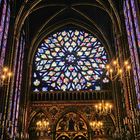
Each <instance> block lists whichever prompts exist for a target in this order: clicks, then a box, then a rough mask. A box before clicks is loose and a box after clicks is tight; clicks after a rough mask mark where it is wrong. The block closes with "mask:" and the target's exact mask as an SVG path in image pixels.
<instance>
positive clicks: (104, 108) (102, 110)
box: [95, 100, 112, 115]
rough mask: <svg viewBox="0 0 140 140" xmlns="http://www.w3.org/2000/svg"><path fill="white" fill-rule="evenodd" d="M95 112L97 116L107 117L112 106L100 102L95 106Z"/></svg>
mask: <svg viewBox="0 0 140 140" xmlns="http://www.w3.org/2000/svg"><path fill="white" fill-rule="evenodd" d="M95 111H96V112H97V113H98V114H99V115H107V114H110V113H111V111H112V104H111V103H108V102H106V103H105V101H104V100H102V102H100V103H98V104H95Z"/></svg>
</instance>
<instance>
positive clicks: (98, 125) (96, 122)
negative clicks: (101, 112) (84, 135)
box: [90, 120, 103, 130]
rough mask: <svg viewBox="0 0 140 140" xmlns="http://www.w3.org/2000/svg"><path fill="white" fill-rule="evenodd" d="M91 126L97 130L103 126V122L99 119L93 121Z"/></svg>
mask: <svg viewBox="0 0 140 140" xmlns="http://www.w3.org/2000/svg"><path fill="white" fill-rule="evenodd" d="M90 126H91V128H92V129H93V130H96V129H98V130H99V129H101V128H103V122H102V121H97V120H95V121H91V122H90Z"/></svg>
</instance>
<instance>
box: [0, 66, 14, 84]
mask: <svg viewBox="0 0 140 140" xmlns="http://www.w3.org/2000/svg"><path fill="white" fill-rule="evenodd" d="M12 75H13V73H12V72H11V71H10V70H9V68H8V67H4V68H3V69H2V73H1V76H0V86H4V85H8V84H9V82H10V78H11V77H12Z"/></svg>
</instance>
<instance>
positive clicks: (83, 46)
mask: <svg viewBox="0 0 140 140" xmlns="http://www.w3.org/2000/svg"><path fill="white" fill-rule="evenodd" d="M106 63H107V54H106V51H105V48H104V46H103V45H102V43H101V42H100V41H99V40H98V39H97V38H96V37H95V36H93V35H92V34H90V33H87V32H84V31H78V30H72V29H70V30H63V31H61V32H57V33H55V34H53V35H50V36H49V37H47V38H45V39H44V40H43V41H42V43H41V44H40V45H39V47H38V49H37V51H36V53H35V57H34V68H33V76H32V77H33V83H32V84H33V91H51V90H52V91H54V90H56V91H57V90H63V91H65V90H67V91H69V90H70V91H73V90H88V89H91V90H96V89H100V85H98V84H97V83H98V81H99V80H100V79H101V77H102V75H103V73H104V71H105V65H106Z"/></svg>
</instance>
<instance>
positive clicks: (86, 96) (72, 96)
mask: <svg viewBox="0 0 140 140" xmlns="http://www.w3.org/2000/svg"><path fill="white" fill-rule="evenodd" d="M103 99H104V100H112V99H113V97H112V92H111V91H110V90H101V91H89V90H85V91H49V92H32V93H31V101H65V100H66V101H67V100H72V101H73V100H103Z"/></svg>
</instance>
